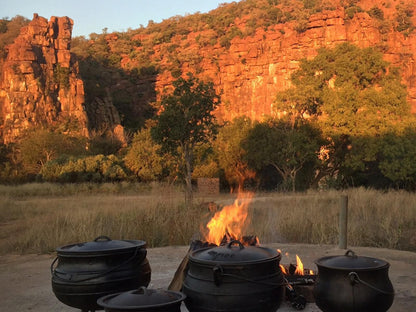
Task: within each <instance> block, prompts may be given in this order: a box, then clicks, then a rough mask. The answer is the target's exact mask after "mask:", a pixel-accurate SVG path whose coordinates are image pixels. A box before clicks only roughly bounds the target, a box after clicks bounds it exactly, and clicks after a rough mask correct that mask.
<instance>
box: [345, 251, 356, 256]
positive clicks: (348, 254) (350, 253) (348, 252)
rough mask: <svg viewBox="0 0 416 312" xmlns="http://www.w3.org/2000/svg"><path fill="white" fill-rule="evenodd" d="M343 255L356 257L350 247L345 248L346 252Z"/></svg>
mask: <svg viewBox="0 0 416 312" xmlns="http://www.w3.org/2000/svg"><path fill="white" fill-rule="evenodd" d="M345 256H347V257H353V258H357V254H356V253H355V252H354V251H352V250H351V249H348V250H347V252H346V253H345Z"/></svg>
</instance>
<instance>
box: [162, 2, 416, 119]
mask: <svg viewBox="0 0 416 312" xmlns="http://www.w3.org/2000/svg"><path fill="white" fill-rule="evenodd" d="M373 2H374V1H372V2H371V1H370V2H368V3H367V6H368V7H370V5H372V4H374V3H376V2H377V1H375V2H374V3H373ZM415 8H416V7H414V10H415ZM414 13H415V14H414V16H416V10H415V11H414ZM385 18H386V19H392V18H393V12H390V11H388V10H386V12H385ZM239 22H240V23H239V24H238V23H237V26H238V27H240V28H241V29H244V25H245V23H244V19H242V20H240V21H239ZM295 25H296V22H288V23H284V24H278V25H275V26H273V27H269V29H267V31H265V30H264V29H257V31H256V34H255V35H254V36H251V37H246V38H243V39H241V38H239V37H235V38H234V39H233V40H232V41H231V45H230V47H229V50H228V51H227V52H224V51H223V49H222V48H221V47H219V46H218V45H217V46H216V47H214V48H212V47H209V48H205V47H202V48H201V47H200V46H198V45H197V44H195V37H196V36H197V35H201V33H200V34H195V33H194V34H190V35H188V39H187V40H186V41H183V40H180V41H178V42H175V43H176V44H178V45H181V48H179V49H178V51H181V52H182V53H186V54H188V55H199V56H200V57H201V59H202V61H201V63H200V64H199V65H198V66H200V68H199V69H198V70H196V69H195V66H193V65H190V63H189V62H184V64H183V65H182V69H183V72H187V71H188V70H189V71H193V72H195V71H199V72H200V74H199V76H200V77H201V78H205V77H210V78H211V79H212V80H213V81H214V83H215V85H216V87H217V90H218V91H219V92H222V103H223V104H222V106H221V107H220V108H219V111H218V117H219V118H220V119H222V120H231V119H233V118H234V117H237V116H240V115H246V116H248V117H250V118H252V119H261V118H262V117H263V116H265V115H273V113H274V109H273V105H274V104H273V101H274V99H275V96H276V93H277V92H278V91H281V90H284V89H286V88H288V87H289V86H290V84H291V82H290V76H291V74H292V73H293V72H294V70H296V69H298V66H299V61H300V60H301V59H302V58H308V59H309V58H313V57H315V56H316V55H317V50H318V49H319V48H321V47H326V48H333V47H335V46H336V45H338V44H340V43H343V42H350V43H352V44H355V45H357V46H359V47H361V48H364V47H376V48H379V50H381V51H382V53H383V55H384V56H383V57H384V59H385V60H386V61H388V62H390V64H391V65H392V66H397V67H399V68H400V69H401V71H402V77H403V83H404V84H405V85H406V86H407V88H408V93H409V102H410V104H411V106H412V112H413V113H416V31H413V32H412V33H410V35H407V34H406V35H405V34H403V33H400V32H397V31H395V30H394V29H393V27H392V26H391V27H389V28H388V29H387V30H386V28H383V27H381V25H380V21H379V20H377V19H374V18H372V17H370V16H369V14H368V13H366V12H361V13H356V14H355V15H354V17H353V18H352V19H348V18H346V12H345V9H344V8H339V9H336V10H331V11H323V12H321V13H317V14H314V15H312V16H311V17H310V18H309V21H308V23H307V27H306V30H305V31H304V32H301V33H299V32H298V31H296V30H295ZM390 25H391V24H390ZM155 51H156V54H155V57H156V58H160V59H161V60H162V61H161V63H162V64H163V62H167V63H168V61H167V60H166V58H164V55H163V53H162V52H161V51H163V49H162V48H158V47H156V48H155ZM158 52H159V53H158ZM171 79H172V77H171V76H170V75H169V74H168V73H166V72H165V73H162V74H161V75H159V76H158V79H157V83H156V86H157V89H158V90H159V91H161V90H163V88H164V87H165V86H167V85H169V82H170V81H171Z"/></svg>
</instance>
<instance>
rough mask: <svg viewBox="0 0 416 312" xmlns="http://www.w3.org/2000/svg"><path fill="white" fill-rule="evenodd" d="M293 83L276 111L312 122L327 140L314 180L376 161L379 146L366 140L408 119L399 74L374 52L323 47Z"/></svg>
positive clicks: (304, 63)
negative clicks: (326, 151)
mask: <svg viewBox="0 0 416 312" xmlns="http://www.w3.org/2000/svg"><path fill="white" fill-rule="evenodd" d="M292 83H293V87H291V88H289V89H288V90H286V91H283V92H279V93H278V95H277V98H276V99H277V100H276V103H275V104H276V105H275V107H276V109H278V110H277V112H276V113H282V112H285V113H286V114H287V115H289V117H291V118H292V120H295V119H297V118H303V119H305V118H306V119H308V120H316V121H317V122H318V124H319V127H320V128H321V129H322V131H323V133H324V137H327V138H329V140H330V142H329V144H327V146H326V147H327V149H328V152H329V154H328V155H329V159H327V160H326V161H323V162H321V168H320V169H319V174H318V175H317V177H318V178H323V177H325V174H337V173H339V170H340V169H346V170H347V171H348V170H350V169H354V168H356V169H358V168H360V170H362V169H363V168H365V167H366V164H367V163H368V164H369V162H374V161H376V155H377V153H378V152H377V151H378V149H377V148H376V145H377V144H376V141H372V140H371V142H370V141H369V140H370V139H371V138H377V137H381V136H383V135H384V134H385V133H387V132H389V131H391V130H392V129H395V130H398V129H399V128H403V126H404V125H405V124H406V123H407V122H406V123H405V122H404V120H407V119H408V118H409V116H410V115H411V114H410V106H409V104H408V102H407V100H406V95H407V92H406V87H405V86H404V85H403V84H402V83H401V78H400V75H399V72H398V70H397V69H395V68H391V67H389V64H388V63H387V62H386V61H384V60H383V57H382V54H381V53H379V52H378V51H377V50H375V49H374V48H365V49H360V48H358V47H356V46H354V45H352V44H349V43H344V44H341V45H338V46H337V47H335V48H334V49H326V48H322V49H320V50H319V51H318V55H317V56H316V57H315V58H314V59H312V60H306V59H303V60H302V61H301V63H300V67H299V69H298V70H297V71H296V72H295V73H294V74H293V75H292ZM366 140H367V141H368V143H365V141H366ZM370 143H371V144H370ZM366 144H367V145H368V146H367V147H366V148H360V146H366ZM351 153H357V155H358V154H359V155H360V157H354V155H351ZM363 170H364V169H363ZM316 182H319V181H316Z"/></svg>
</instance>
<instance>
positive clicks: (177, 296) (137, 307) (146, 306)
mask: <svg viewBox="0 0 416 312" xmlns="http://www.w3.org/2000/svg"><path fill="white" fill-rule="evenodd" d="M185 297H186V296H185V295H184V294H183V293H181V292H177V291H171V290H155V289H147V288H146V287H140V288H139V289H136V290H131V291H128V292H122V293H117V294H112V295H108V296H104V297H102V298H99V299H98V301H97V303H98V305H99V306H101V307H103V308H104V310H105V311H106V312H124V311H129V312H180V311H181V303H182V301H183V300H184V299H185Z"/></svg>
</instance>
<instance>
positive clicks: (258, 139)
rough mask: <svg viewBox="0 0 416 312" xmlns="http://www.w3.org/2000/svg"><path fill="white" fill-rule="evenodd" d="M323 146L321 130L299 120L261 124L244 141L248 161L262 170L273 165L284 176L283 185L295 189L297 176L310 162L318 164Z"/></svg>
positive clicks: (273, 121) (272, 121)
mask: <svg viewBox="0 0 416 312" xmlns="http://www.w3.org/2000/svg"><path fill="white" fill-rule="evenodd" d="M321 146H322V139H321V136H320V132H319V131H318V130H317V129H315V128H313V127H312V126H311V124H309V123H304V122H302V121H300V120H298V121H297V122H296V123H295V124H293V123H292V122H288V121H284V120H271V121H268V122H263V123H258V124H256V125H255V126H254V128H253V129H252V130H251V131H250V132H249V134H248V136H247V139H246V140H245V141H244V142H243V147H244V149H245V150H246V157H247V160H248V163H249V164H250V165H251V166H252V167H253V168H255V169H257V170H260V169H262V168H263V167H265V166H268V165H271V166H273V167H274V168H275V169H276V170H277V172H278V173H279V174H280V176H281V177H282V179H283V183H284V185H283V187H284V188H285V189H291V190H292V191H293V192H294V191H296V178H297V175H298V173H299V171H300V170H302V169H304V168H305V167H306V165H307V164H308V163H312V164H316V163H317V160H318V157H317V156H318V153H319V151H320V148H321Z"/></svg>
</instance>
